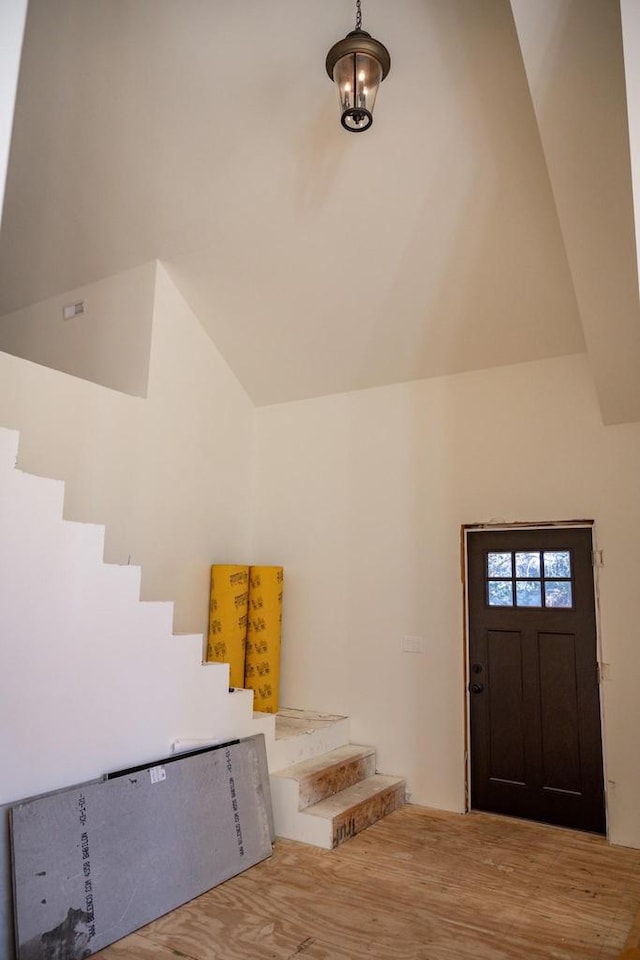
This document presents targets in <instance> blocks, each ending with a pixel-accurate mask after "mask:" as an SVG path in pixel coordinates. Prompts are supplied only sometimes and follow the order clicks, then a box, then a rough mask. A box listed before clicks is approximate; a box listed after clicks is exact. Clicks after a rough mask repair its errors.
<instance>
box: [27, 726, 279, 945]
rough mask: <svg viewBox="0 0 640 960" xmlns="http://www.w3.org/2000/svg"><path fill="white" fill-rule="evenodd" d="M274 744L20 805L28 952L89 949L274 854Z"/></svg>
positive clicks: (202, 756)
mask: <svg viewBox="0 0 640 960" xmlns="http://www.w3.org/2000/svg"><path fill="white" fill-rule="evenodd" d="M264 750H265V747H264V737H263V736H262V735H259V736H257V737H249V738H247V739H246V740H241V741H237V742H235V743H233V744H229V745H223V746H221V747H217V748H214V749H212V750H207V751H204V752H198V753H197V754H195V755H190V756H185V757H179V758H177V759H173V758H171V759H170V760H167V761H165V762H163V763H159V764H156V765H154V766H149V767H144V768H142V769H137V770H134V771H128V772H125V773H123V774H121V775H118V776H116V777H114V778H113V779H105V780H102V781H98V782H96V781H92V782H91V783H87V784H82V785H80V786H75V787H72V788H70V789H68V790H63V791H59V792H57V793H55V794H51V795H49V796H44V797H39V798H35V799H32V800H27V801H24V802H23V803H19V804H16V805H14V806H13V807H12V808H11V834H12V854H13V885H14V913H15V927H16V943H17V947H16V949H17V955H18V957H19V960H39V958H42V960H45V958H49V957H51V956H55V957H56V958H60V960H79V958H82V957H87V956H90V955H91V954H92V953H95V952H96V951H97V950H100V949H102V948H103V947H105V946H107V945H108V944H110V943H113V941H114V940H119V939H120V938H121V937H123V936H125V935H126V934H128V933H131V932H132V931H133V930H136V929H138V928H139V927H141V926H143V925H144V924H146V923H149V921H151V920H153V919H155V918H157V917H159V916H161V915H162V914H164V913H167V911H169V910H172V909H174V908H175V907H177V906H179V905H180V904H182V903H185V902H186V901H187V900H191V899H192V898H193V897H196V896H198V895H199V894H201V893H203V892H204V891H205V890H209V889H210V888H211V887H213V886H215V885H216V884H218V883H221V882H222V881H223V880H227V879H228V878H229V877H232V876H235V874H237V873H239V872H241V871H242V870H245V869H246V868H247V867H250V866H252V865H253V864H255V863H258V862H259V861H260V860H264V859H265V858H266V857H268V856H270V855H271V825H270V817H269V811H268V805H267V803H266V802H265V800H266V795H267V794H268V791H269V785H268V780H267V782H266V783H265V782H264V772H263V771H264V756H263V754H264ZM56 951H57V952H56Z"/></svg>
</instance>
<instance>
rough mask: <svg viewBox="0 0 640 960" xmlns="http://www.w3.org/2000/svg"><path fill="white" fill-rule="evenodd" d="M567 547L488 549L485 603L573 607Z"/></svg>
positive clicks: (569, 559) (559, 607) (505, 605)
mask: <svg viewBox="0 0 640 960" xmlns="http://www.w3.org/2000/svg"><path fill="white" fill-rule="evenodd" d="M571 567H572V564H571V551H570V550H513V551H504V550H500V551H489V552H488V553H487V568H486V591H485V594H486V598H487V606H489V607H513V606H515V607H553V608H555V609H563V608H564V609H572V608H573V583H572V574H571Z"/></svg>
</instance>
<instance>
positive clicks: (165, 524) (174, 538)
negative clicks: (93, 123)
mask: <svg viewBox="0 0 640 960" xmlns="http://www.w3.org/2000/svg"><path fill="white" fill-rule="evenodd" d="M251 417H252V406H251V403H250V401H249V400H248V398H247V396H246V394H245V393H244V391H243V389H242V388H241V387H240V386H239V384H238V382H237V380H236V379H235V377H234V376H233V374H232V373H231V372H230V370H229V368H228V367H227V365H226V363H225V362H224V361H223V359H222V358H221V356H220V354H219V353H218V351H217V349H216V348H215V346H214V345H213V343H212V342H211V340H210V339H209V337H208V336H207V335H206V334H205V332H204V331H203V329H202V327H201V326H200V324H199V322H198V321H197V320H196V318H195V317H194V315H193V313H192V312H191V311H190V310H189V308H188V307H187V306H186V304H185V302H184V300H183V299H182V298H181V297H180V295H179V294H178V292H177V291H176V289H175V287H174V285H173V283H172V282H171V280H170V279H169V278H168V276H167V274H166V273H165V271H164V269H163V268H162V267H161V266H158V274H157V285H156V298H155V306H154V316H153V335H152V344H151V361H150V369H149V388H148V397H147V399H144V400H143V399H140V398H137V397H131V396H128V395H126V394H122V393H119V392H116V391H114V390H109V389H107V388H105V387H101V386H97V385H96V384H93V383H88V382H86V381H84V380H80V379H77V378H75V377H70V376H67V375H65V374H63V373H59V372H58V371H56V370H50V369H48V368H47V367H41V366H39V365H38V364H35V363H30V362H28V361H26V360H21V359H18V358H16V357H13V356H9V355H8V354H4V353H0V424H2V426H5V427H13V428H16V429H19V430H20V431H21V437H20V449H19V460H18V465H19V466H20V467H21V468H22V469H24V470H26V471H29V472H32V473H37V474H42V475H44V476H49V477H54V478H57V479H62V480H65V481H66V499H65V516H67V517H69V518H70V519H73V520H86V521H91V522H95V523H104V524H106V528H107V529H106V548H105V559H106V560H107V561H111V562H116V563H127V561H128V559H129V558H131V563H134V564H140V565H141V566H142V571H143V572H142V596H143V598H144V599H149V600H174V601H175V604H176V607H175V628H176V630H177V631H178V632H201V631H203V630H204V629H205V628H206V625H207V620H208V598H209V579H208V578H209V565H210V564H211V563H212V562H213V561H214V560H215V561H220V562H226V561H232V560H236V559H240V560H242V559H243V558H244V557H245V556H246V543H247V534H248V524H249V518H248V514H247V511H246V500H247V496H248V491H249V477H248V472H249V471H248V468H249V463H250V449H249V445H250V442H251V429H252V427H251Z"/></svg>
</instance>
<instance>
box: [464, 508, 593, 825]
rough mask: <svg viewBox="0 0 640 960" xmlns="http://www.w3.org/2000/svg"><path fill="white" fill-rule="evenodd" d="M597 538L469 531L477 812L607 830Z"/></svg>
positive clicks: (584, 532)
mask: <svg viewBox="0 0 640 960" xmlns="http://www.w3.org/2000/svg"><path fill="white" fill-rule="evenodd" d="M592 550H593V547H592V537H591V529H590V528H584V527H565V528H560V527H553V528H545V529H524V530H515V529H511V530H492V531H475V532H470V533H469V534H468V537H467V558H468V571H467V572H468V598H469V703H470V707H469V710H470V733H471V743H470V746H471V806H472V807H473V808H474V809H476V810H488V811H491V812H493V813H502V814H508V815H511V816H516V817H524V818H526V819H530V820H540V821H543V822H545V823H555V824H559V825H561V826H566V827H575V828H577V829H581V830H590V831H593V832H596V833H604V832H605V814H604V789H603V788H604V782H603V772H602V742H601V732H600V699H599V688H598V668H597V653H596V619H595V600H594V586H593V567H592Z"/></svg>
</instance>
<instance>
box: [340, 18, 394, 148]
mask: <svg viewBox="0 0 640 960" xmlns="http://www.w3.org/2000/svg"><path fill="white" fill-rule="evenodd" d="M326 67H327V73H328V74H329V76H330V78H331V79H332V80H333V81H334V83H335V84H336V86H337V88H338V99H339V101H340V110H341V113H342V116H341V118H340V122H341V123H342V126H343V127H344V128H345V130H349V131H351V133H360V132H361V131H362V130H368V129H369V127H370V126H371V124H372V123H373V105H374V103H375V100H376V94H377V92H378V87H379V86H380V84H381V83H382V81H383V80H384V78H385V77H386V75H387V74H388V73H389V69H390V67H391V57H390V56H389V51H388V50H387V48H386V47H385V46H384V45H383V44H382V43H380V41H379V40H375V39H374V38H373V37H372V36H371V34H370V33H367V32H366V30H363V29H362V9H361V0H356V26H355V30H352V31H351V32H350V33H348V34H347V35H346V37H345V38H344V40H338V42H337V43H334V45H333V46H332V47H331V50H329V53H328V54H327V61H326Z"/></svg>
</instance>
